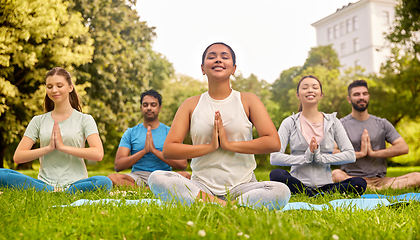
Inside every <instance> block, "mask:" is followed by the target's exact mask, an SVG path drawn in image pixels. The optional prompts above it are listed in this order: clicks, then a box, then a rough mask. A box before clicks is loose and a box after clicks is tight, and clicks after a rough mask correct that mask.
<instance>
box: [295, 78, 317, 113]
mask: <svg viewBox="0 0 420 240" xmlns="http://www.w3.org/2000/svg"><path fill="white" fill-rule="evenodd" d="M323 96H324V94H323V93H322V90H321V85H320V83H319V81H318V80H316V79H315V78H312V77H307V78H305V79H303V80H301V81H300V84H299V88H298V91H297V93H296V97H297V98H298V99H299V100H300V102H301V103H302V105H303V106H305V105H313V104H315V105H316V104H318V102H319V100H321V99H322V97H323Z"/></svg>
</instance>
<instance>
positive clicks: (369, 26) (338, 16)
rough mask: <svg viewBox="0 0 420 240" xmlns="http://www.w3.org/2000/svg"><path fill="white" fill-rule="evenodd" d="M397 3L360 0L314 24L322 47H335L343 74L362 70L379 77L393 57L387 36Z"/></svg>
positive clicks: (388, 0)
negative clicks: (350, 68)
mask: <svg viewBox="0 0 420 240" xmlns="http://www.w3.org/2000/svg"><path fill="white" fill-rule="evenodd" d="M396 5H397V1H396V0H360V1H358V2H355V3H349V4H348V5H347V6H344V7H342V8H340V9H337V11H336V12H335V13H333V14H331V15H329V16H327V17H325V18H323V19H321V20H319V21H317V22H315V23H313V24H312V26H313V27H315V29H316V42H317V45H318V46H324V45H329V44H332V47H333V48H334V50H335V51H336V52H337V54H338V57H339V59H340V63H341V65H342V70H344V69H347V68H349V67H355V66H361V67H363V68H364V69H366V73H379V71H380V67H381V64H382V63H384V62H385V61H386V59H387V57H389V56H390V55H391V54H390V50H391V48H390V44H389V43H388V42H387V41H386V40H385V36H384V33H388V32H390V30H391V26H392V25H393V22H394V19H395V6H396Z"/></svg>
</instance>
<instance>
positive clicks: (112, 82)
mask: <svg viewBox="0 0 420 240" xmlns="http://www.w3.org/2000/svg"><path fill="white" fill-rule="evenodd" d="M134 6H135V0H129V1H125V0H73V3H72V5H71V9H72V11H77V12H81V13H82V16H83V18H84V24H85V25H86V26H88V27H89V33H90V36H91V37H92V38H93V39H94V40H95V43H94V47H95V52H94V56H93V62H92V63H90V64H85V65H82V66H80V67H78V68H77V70H78V72H77V73H78V76H79V78H80V79H81V80H82V82H90V83H91V86H90V87H89V88H88V89H87V94H88V101H87V104H88V106H89V113H90V114H92V116H93V117H94V118H95V120H96V123H97V125H98V130H99V132H100V135H101V138H102V141H103V144H104V149H105V158H104V159H105V160H106V159H112V161H113V160H114V157H115V152H116V149H117V147H118V143H119V140H120V137H121V136H122V133H123V132H124V131H125V130H126V129H127V128H128V127H131V126H134V125H136V124H137V123H138V122H139V121H141V119H142V116H141V113H140V111H139V106H140V94H141V92H143V91H144V90H146V89H148V88H150V87H154V88H161V87H162V82H163V81H164V80H166V79H168V78H169V77H171V76H172V75H173V67H172V65H171V64H170V63H169V62H168V61H167V60H166V59H165V58H164V57H163V56H162V55H160V54H158V53H154V52H153V51H152V50H151V46H150V45H151V43H152V38H153V37H154V36H155V32H154V28H153V27H148V26H147V23H146V22H143V21H140V18H139V16H138V14H137V12H136V11H135V9H134ZM157 90H159V89H157ZM107 156H108V157H107Z"/></svg>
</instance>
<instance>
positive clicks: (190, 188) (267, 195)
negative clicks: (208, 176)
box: [149, 170, 290, 209]
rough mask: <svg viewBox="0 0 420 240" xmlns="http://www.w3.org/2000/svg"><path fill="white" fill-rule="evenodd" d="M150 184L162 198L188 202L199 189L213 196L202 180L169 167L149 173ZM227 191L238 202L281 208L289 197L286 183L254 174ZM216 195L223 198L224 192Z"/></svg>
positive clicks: (251, 205)
mask: <svg viewBox="0 0 420 240" xmlns="http://www.w3.org/2000/svg"><path fill="white" fill-rule="evenodd" d="M149 186H150V189H151V190H152V192H153V194H154V195H155V196H156V197H158V198H160V199H161V200H163V201H172V200H176V201H180V202H181V203H186V204H191V203H193V202H194V201H195V200H196V198H197V196H198V194H199V192H200V191H203V192H205V193H207V194H210V195H213V196H215V194H213V193H212V192H211V191H210V189H208V188H207V187H206V186H205V185H204V184H202V183H199V182H197V181H193V180H190V179H187V178H185V177H183V176H181V175H179V174H178V173H176V172H170V171H160V170H158V171H154V172H153V173H152V174H150V176H149ZM229 194H230V196H232V197H233V199H236V200H237V201H238V203H239V204H240V205H243V206H249V207H254V208H259V207H262V206H264V207H267V208H269V209H281V208H282V207H284V205H286V203H287V202H288V201H289V199H290V190H289V188H288V187H287V186H286V185H285V184H283V183H280V182H272V181H264V182H257V181H256V180H255V178H254V181H251V182H247V183H242V184H239V185H238V186H235V187H234V188H232V189H230V190H229ZM217 197H218V198H221V199H224V197H225V196H217ZM233 199H232V200H233Z"/></svg>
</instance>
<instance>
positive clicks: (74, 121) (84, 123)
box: [24, 110, 98, 187]
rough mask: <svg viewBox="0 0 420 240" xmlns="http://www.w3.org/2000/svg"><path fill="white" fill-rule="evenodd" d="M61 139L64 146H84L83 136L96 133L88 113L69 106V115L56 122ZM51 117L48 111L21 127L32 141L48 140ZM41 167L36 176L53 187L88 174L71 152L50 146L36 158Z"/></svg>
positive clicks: (46, 141) (69, 182)
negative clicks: (45, 152) (46, 151)
mask: <svg viewBox="0 0 420 240" xmlns="http://www.w3.org/2000/svg"><path fill="white" fill-rule="evenodd" d="M58 124H59V126H60V131H61V136H62V138H63V143H64V145H66V146H72V147H78V148H84V147H85V142H86V138H87V137H88V136H89V135H91V134H93V133H98V128H97V127H96V123H95V120H93V118H92V116H90V115H88V114H83V113H81V112H79V111H77V110H73V113H72V114H71V116H70V117H69V118H68V119H66V120H64V121H62V122H59V123H58ZM53 125H54V120H53V118H52V117H51V112H47V113H45V114H42V115H38V116H35V117H33V118H32V120H31V122H30V123H29V125H28V127H27V128H26V131H25V134H24V135H25V136H26V137H28V138H30V139H32V140H33V141H34V142H36V141H37V139H38V138H39V140H40V146H41V147H45V146H47V145H48V144H50V140H51V134H52V129H53ZM39 162H40V164H41V167H40V169H39V175H38V179H40V180H42V181H44V182H45V183H47V184H49V185H53V186H57V187H66V186H68V185H69V184H72V183H74V182H76V181H78V180H81V179H85V178H87V177H88V173H87V170H86V165H85V162H84V160H83V158H78V157H75V156H71V155H69V154H66V153H63V152H60V151H58V150H57V149H54V151H52V152H50V153H48V154H46V155H44V156H42V157H40V158H39Z"/></svg>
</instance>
